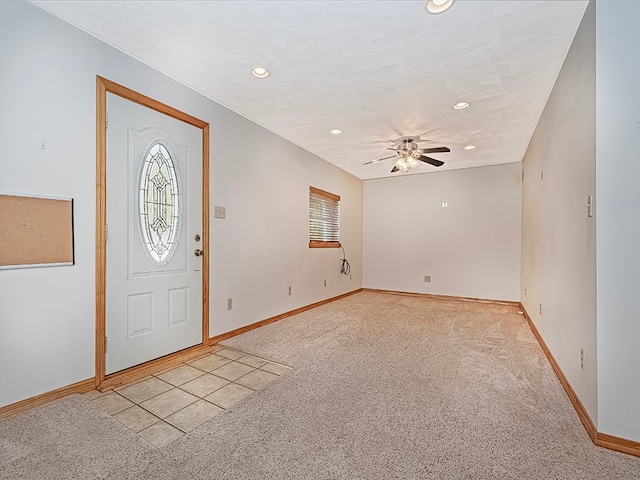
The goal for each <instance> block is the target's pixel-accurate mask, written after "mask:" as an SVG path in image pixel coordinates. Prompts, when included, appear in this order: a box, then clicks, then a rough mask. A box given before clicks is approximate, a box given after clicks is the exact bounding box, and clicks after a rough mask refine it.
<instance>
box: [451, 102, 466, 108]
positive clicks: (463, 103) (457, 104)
mask: <svg viewBox="0 0 640 480" xmlns="http://www.w3.org/2000/svg"><path fill="white" fill-rule="evenodd" d="M465 108H469V103H468V102H458V103H456V104H455V105H454V106H453V109H454V110H464V109H465Z"/></svg>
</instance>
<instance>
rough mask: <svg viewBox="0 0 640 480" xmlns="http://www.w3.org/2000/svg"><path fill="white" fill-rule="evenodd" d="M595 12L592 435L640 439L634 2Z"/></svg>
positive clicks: (639, 118) (604, 4)
mask: <svg viewBox="0 0 640 480" xmlns="http://www.w3.org/2000/svg"><path fill="white" fill-rule="evenodd" d="M596 8H597V18H598V20H597V25H596V33H597V37H596V55H597V60H596V81H597V95H596V98H597V100H596V102H597V103H596V105H597V111H598V119H597V127H596V128H597V150H596V152H597V157H596V158H597V160H596V174H597V176H596V178H597V183H596V184H597V190H598V205H597V207H598V224H597V238H598V265H597V267H598V419H599V421H598V430H600V431H601V432H603V433H608V434H610V435H615V436H619V437H623V438H627V439H630V440H635V441H640V409H639V408H638V406H639V405H640V370H639V365H640V318H639V315H638V311H639V310H640V293H639V290H640V280H639V278H640V253H639V251H640V187H639V181H640V96H638V88H639V87H640V63H639V62H638V44H639V43H640V30H638V24H637V23H638V19H640V2H637V1H630V0H598V2H597V3H596Z"/></svg>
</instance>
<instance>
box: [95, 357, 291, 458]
mask: <svg viewBox="0 0 640 480" xmlns="http://www.w3.org/2000/svg"><path fill="white" fill-rule="evenodd" d="M289 370H290V368H289V367H285V366H283V365H279V364H277V363H273V362H269V361H267V360H264V359H262V358H258V357H254V356H252V355H247V354H245V353H242V352H239V351H237V350H232V349H230V348H224V347H220V346H216V347H214V349H213V353H211V354H208V355H205V356H203V357H200V358H198V359H196V360H192V361H190V362H188V363H183V364H182V365H179V366H178V367H174V368H172V369H171V370H167V371H163V372H159V373H157V374H154V375H152V376H150V377H146V378H143V379H141V380H138V381H137V382H134V383H132V384H129V385H123V386H122V387H118V388H116V389H115V390H111V391H108V392H102V393H101V392H98V391H97V390H94V391H92V392H89V393H86V394H85V396H86V397H87V398H89V400H91V402H92V403H93V404H94V405H95V406H96V407H98V408H100V409H101V410H103V411H104V412H106V413H107V414H109V415H111V416H112V417H113V418H115V419H116V420H118V421H119V422H120V423H122V424H123V425H125V426H126V427H128V428H130V429H131V430H133V431H134V432H136V433H137V434H138V435H140V436H141V437H142V438H144V439H145V440H147V441H148V442H150V443H151V444H152V445H154V446H156V447H163V446H165V445H168V444H169V443H171V442H173V441H174V440H177V439H178V438H180V437H181V436H182V435H184V434H185V433H187V432H190V431H191V430H193V429H194V428H196V427H198V426H200V425H202V424H203V423H204V422H206V421H208V420H211V419H212V418H213V417H215V416H216V415H219V414H220V413H222V412H224V411H225V410H227V409H229V408H231V407H233V406H234V405H237V404H238V403H239V402H241V401H243V400H244V399H246V398H247V397H248V396H249V395H251V394H252V393H254V392H255V391H257V390H261V389H263V388H265V387H266V386H267V385H269V384H270V383H271V382H273V381H274V380H276V379H277V378H279V377H280V376H282V375H284V374H285V373H286V372H287V371H289Z"/></svg>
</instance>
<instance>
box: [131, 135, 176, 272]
mask: <svg viewBox="0 0 640 480" xmlns="http://www.w3.org/2000/svg"><path fill="white" fill-rule="evenodd" d="M139 185H140V191H139V195H138V197H139V207H140V227H141V230H142V239H143V242H144V245H145V247H146V249H147V252H148V253H149V256H150V257H151V260H152V261H153V262H154V263H155V264H156V265H165V264H166V263H168V262H169V260H171V257H172V256H173V253H174V252H175V250H176V247H177V245H178V240H179V239H180V223H181V220H182V205H181V199H182V192H181V188H180V181H179V179H178V171H177V169H176V166H175V164H174V163H173V159H172V158H171V154H170V153H169V150H168V149H167V147H165V146H164V145H162V144H161V143H154V144H153V145H151V147H150V148H149V150H147V153H146V155H145V158H144V162H143V165H142V172H141V175H140V182H139Z"/></svg>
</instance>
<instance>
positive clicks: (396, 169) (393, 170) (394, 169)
mask: <svg viewBox="0 0 640 480" xmlns="http://www.w3.org/2000/svg"><path fill="white" fill-rule="evenodd" d="M399 171H400V169H399V168H398V167H396V166H395V165H394V166H393V168H392V169H391V173H395V172H399Z"/></svg>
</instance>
